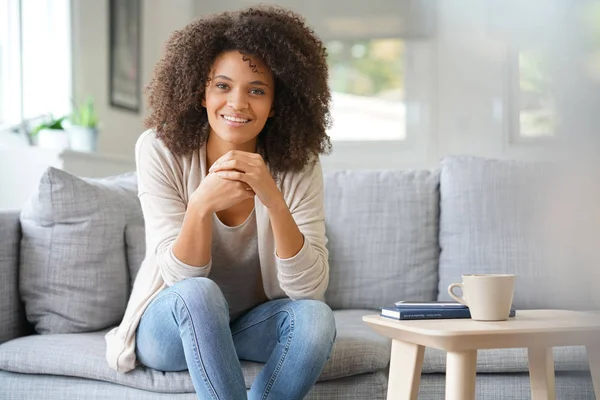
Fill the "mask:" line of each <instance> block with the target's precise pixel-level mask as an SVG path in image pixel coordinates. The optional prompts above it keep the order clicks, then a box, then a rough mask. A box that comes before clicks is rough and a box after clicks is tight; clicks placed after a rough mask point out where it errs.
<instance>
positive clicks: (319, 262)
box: [275, 159, 329, 300]
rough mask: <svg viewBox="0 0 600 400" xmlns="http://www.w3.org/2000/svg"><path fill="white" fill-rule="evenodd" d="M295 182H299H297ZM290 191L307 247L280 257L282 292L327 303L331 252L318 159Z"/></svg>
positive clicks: (278, 274) (292, 210)
mask: <svg viewBox="0 0 600 400" xmlns="http://www.w3.org/2000/svg"><path fill="white" fill-rule="evenodd" d="M294 181H295V182H294ZM290 186H291V187H289V188H287V189H288V191H289V193H288V196H285V197H287V198H288V202H287V203H288V206H289V208H290V213H291V214H292V217H293V218H294V221H295V222H296V224H297V225H298V229H299V230H300V232H301V233H302V235H303V236H304V244H303V246H302V248H301V249H300V251H299V252H298V253H297V254H296V255H294V256H293V257H290V258H287V259H282V258H279V257H278V256H277V251H275V257H276V260H277V278H278V280H279V284H280V286H281V289H282V290H283V291H284V292H285V294H286V295H287V296H288V297H290V298H291V299H293V300H297V299H316V300H323V299H324V297H325V291H326V290H327V285H328V284H329V261H328V257H329V252H328V250H327V247H326V245H327V237H326V236H325V209H324V190H323V189H324V188H323V172H322V169H321V164H320V162H319V160H318V159H317V160H316V161H315V163H314V164H313V165H312V166H311V167H309V168H307V169H306V170H305V171H304V172H302V173H301V174H298V175H297V180H296V179H294V180H293V181H292V182H291V183H290Z"/></svg>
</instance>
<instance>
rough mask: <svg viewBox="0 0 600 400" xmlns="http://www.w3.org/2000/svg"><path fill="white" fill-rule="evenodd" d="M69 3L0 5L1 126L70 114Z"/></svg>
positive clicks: (41, 0) (1, 1) (22, 0)
mask: <svg viewBox="0 0 600 400" xmlns="http://www.w3.org/2000/svg"><path fill="white" fill-rule="evenodd" d="M69 8H70V1H69V0H0V126H2V125H5V126H6V125H15V124H18V123H21V122H22V121H24V120H31V119H36V118H39V117H40V116H42V115H49V114H53V115H57V116H58V115H65V114H67V113H68V112H69V110H70V106H71V104H70V97H71V42H70V40H71V39H70V25H71V24H70V12H69Z"/></svg>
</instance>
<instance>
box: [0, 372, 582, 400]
mask: <svg viewBox="0 0 600 400" xmlns="http://www.w3.org/2000/svg"><path fill="white" fill-rule="evenodd" d="M0 382H2V385H1V386H0V399H3V400H40V399H50V400H56V399H60V400H82V399H85V400H198V395H197V394H196V393H194V392H186V393H177V394H175V393H157V392H149V391H147V390H141V389H135V388H132V387H129V386H123V385H116V384H114V383H109V382H103V381H97V380H92V379H83V378H75V377H70V376H56V375H31V374H29V375H25V374H17V373H12V372H6V371H0ZM556 382H557V385H560V380H559V379H557V381H556ZM559 387H560V386H559ZM386 392H387V374H386V373H385V371H380V372H376V373H373V374H363V375H358V376H351V377H348V378H341V379H335V380H332V381H322V382H318V383H317V384H316V385H315V386H314V387H313V388H312V389H311V390H310V392H308V394H307V395H306V397H305V398H304V400H332V399H339V400H346V399H369V400H384V399H385V398H386ZM521 398H523V397H521ZM587 398H588V399H589V397H587ZM503 400H506V399H503ZM575 400H577V399H575Z"/></svg>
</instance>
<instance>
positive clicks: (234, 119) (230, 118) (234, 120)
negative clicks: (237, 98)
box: [223, 115, 250, 122]
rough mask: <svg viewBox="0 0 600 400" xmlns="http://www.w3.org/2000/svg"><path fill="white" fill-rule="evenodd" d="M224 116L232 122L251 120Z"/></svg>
mask: <svg viewBox="0 0 600 400" xmlns="http://www.w3.org/2000/svg"><path fill="white" fill-rule="evenodd" d="M223 118H225V119H226V120H227V121H231V122H248V121H250V120H249V119H241V118H234V117H230V116H228V115H223Z"/></svg>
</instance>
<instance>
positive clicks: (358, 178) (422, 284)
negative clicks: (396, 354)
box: [324, 171, 439, 309]
mask: <svg viewBox="0 0 600 400" xmlns="http://www.w3.org/2000/svg"><path fill="white" fill-rule="evenodd" d="M324 184H325V215H326V228H327V237H328V239H329V243H328V249H329V265H330V272H329V288H328V290H327V293H326V299H327V303H328V304H329V305H330V306H331V308H333V309H341V308H342V309H348V308H373V309H376V308H378V307H381V306H383V305H387V304H390V303H393V302H395V301H398V300H401V299H404V300H408V299H410V300H435V298H436V296H437V282H438V275H437V270H438V257H439V245H438V215H439V191H438V186H439V175H438V173H437V172H435V171H434V172H430V171H333V172H327V173H325V174H324Z"/></svg>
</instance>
